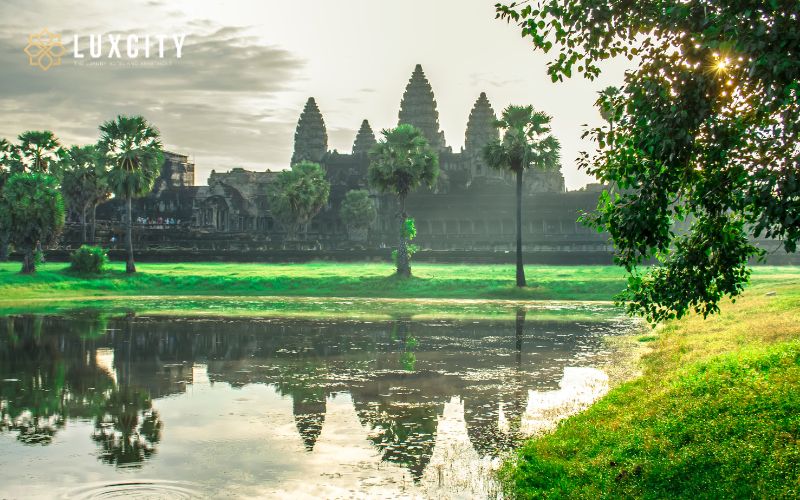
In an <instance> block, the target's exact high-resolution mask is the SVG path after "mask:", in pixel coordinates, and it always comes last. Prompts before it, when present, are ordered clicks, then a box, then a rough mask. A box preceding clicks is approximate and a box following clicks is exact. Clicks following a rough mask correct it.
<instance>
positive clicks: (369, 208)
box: [339, 189, 378, 229]
mask: <svg viewBox="0 0 800 500" xmlns="http://www.w3.org/2000/svg"><path fill="white" fill-rule="evenodd" d="M377 216H378V211H377V210H376V209H375V204H374V203H373V202H372V200H371V199H370V197H369V191H367V190H366V189H353V190H351V191H348V192H347V194H346V195H345V196H344V200H343V201H342V207H341V208H340V209H339V217H341V219H342V222H344V224H345V225H346V226H347V227H349V228H356V229H367V228H369V227H370V226H371V225H372V223H373V222H375V218H376V217H377Z"/></svg>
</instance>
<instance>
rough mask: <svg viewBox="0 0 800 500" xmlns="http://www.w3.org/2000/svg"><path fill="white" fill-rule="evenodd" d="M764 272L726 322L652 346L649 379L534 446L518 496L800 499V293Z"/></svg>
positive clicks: (514, 483)
mask: <svg viewBox="0 0 800 500" xmlns="http://www.w3.org/2000/svg"><path fill="white" fill-rule="evenodd" d="M764 271H766V272H759V271H758V270H757V272H756V274H755V278H754V286H752V287H751V288H750V289H748V290H747V292H746V294H745V296H744V297H743V298H742V299H741V300H739V301H737V302H736V303H735V304H727V305H726V306H724V307H723V309H722V314H721V315H720V316H717V317H713V318H710V319H708V320H706V321H703V320H702V319H701V318H698V317H689V318H685V319H683V320H681V321H675V322H671V323H669V324H668V325H666V326H665V327H663V328H660V329H657V330H655V331H654V332H652V333H648V334H647V335H644V336H642V337H641V338H640V340H646V341H648V343H649V345H651V346H653V351H652V352H651V353H650V354H648V355H647V356H645V357H644V359H643V361H642V363H643V369H644V375H643V376H642V377H641V378H639V379H637V380H634V381H632V382H628V383H626V384H623V385H621V386H620V387H618V388H616V389H614V390H612V391H611V392H610V393H609V394H608V395H607V396H606V397H605V398H603V399H602V400H600V401H599V402H598V403H597V404H595V405H593V406H592V407H590V408H589V409H588V410H587V411H586V412H584V413H582V414H579V415H576V416H574V417H572V418H569V419H567V420H566V421H564V422H563V423H562V424H561V425H560V426H559V428H558V429H557V430H556V431H555V432H554V433H553V434H550V435H546V436H543V437H541V438H538V439H533V440H531V441H529V442H528V443H527V444H526V445H525V446H523V447H522V448H521V449H520V450H519V452H518V454H517V457H516V459H514V460H511V461H510V462H508V463H507V464H506V465H505V466H504V468H503V470H502V471H501V477H502V479H503V481H504V485H505V488H506V490H507V493H508V494H509V496H511V497H520V498H541V497H546V498H626V497H628V498H630V497H635V498H691V497H694V498H753V497H755V498H798V497H800V281H798V280H797V276H796V275H795V276H794V278H793V279H792V280H781V279H770V278H771V277H772V278H776V277H777V275H776V274H775V273H776V272H775V271H774V270H773V271H771V270H768V269H765V270H764ZM770 292H775V295H771V294H769V293H770ZM768 294H769V295H768ZM652 337H655V339H653V338H652Z"/></svg>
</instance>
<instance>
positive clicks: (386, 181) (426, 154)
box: [368, 124, 439, 200]
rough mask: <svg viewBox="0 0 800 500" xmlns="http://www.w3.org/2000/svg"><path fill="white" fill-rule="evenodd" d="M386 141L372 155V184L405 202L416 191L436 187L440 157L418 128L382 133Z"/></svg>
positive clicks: (369, 173)
mask: <svg viewBox="0 0 800 500" xmlns="http://www.w3.org/2000/svg"><path fill="white" fill-rule="evenodd" d="M381 134H383V139H381V141H380V142H378V144H376V145H375V146H373V148H372V149H371V150H370V152H369V158H370V164H369V172H368V175H369V183H370V185H371V186H372V187H374V188H375V189H378V190H380V191H381V192H384V193H392V194H395V195H397V196H398V197H399V198H400V199H401V200H404V199H405V197H406V196H408V194H409V193H410V192H412V191H413V190H415V189H416V188H418V187H420V186H422V185H425V186H428V187H433V186H434V184H435V183H436V179H437V178H438V176H439V157H438V155H437V154H436V151H434V150H433V149H432V148H431V147H430V145H429V144H428V141H427V140H426V139H425V135H424V134H423V133H422V131H421V130H419V129H418V128H416V127H414V126H412V125H407V124H401V125H399V126H397V127H396V128H393V129H384V130H382V131H381Z"/></svg>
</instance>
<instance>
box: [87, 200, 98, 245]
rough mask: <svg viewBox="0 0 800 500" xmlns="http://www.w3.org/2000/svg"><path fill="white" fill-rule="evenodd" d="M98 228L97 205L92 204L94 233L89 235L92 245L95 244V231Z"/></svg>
mask: <svg viewBox="0 0 800 500" xmlns="http://www.w3.org/2000/svg"><path fill="white" fill-rule="evenodd" d="M96 228H97V203H92V231H91V233H90V234H89V236H90V240H89V241H91V243H92V245H94V242H95V229H96Z"/></svg>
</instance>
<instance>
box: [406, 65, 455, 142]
mask: <svg viewBox="0 0 800 500" xmlns="http://www.w3.org/2000/svg"><path fill="white" fill-rule="evenodd" d="M399 118H400V119H399V122H398V123H408V124H409V125H414V126H415V127H417V128H418V129H420V130H422V132H423V133H424V134H425V137H426V138H427V139H428V142H429V143H430V144H431V146H432V147H433V148H434V149H436V150H444V149H445V148H446V147H447V144H446V143H445V140H444V132H442V131H441V130H439V111H437V110H436V100H435V99H434V98H433V89H431V84H430V83H429V82H428V79H427V78H426V77H425V73H424V72H423V71H422V66H421V65H419V64H417V66H416V68H414V73H413V74H412V75H411V79H410V80H409V81H408V85H407V86H406V91H405V93H404V94H403V100H402V101H400V116H399Z"/></svg>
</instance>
